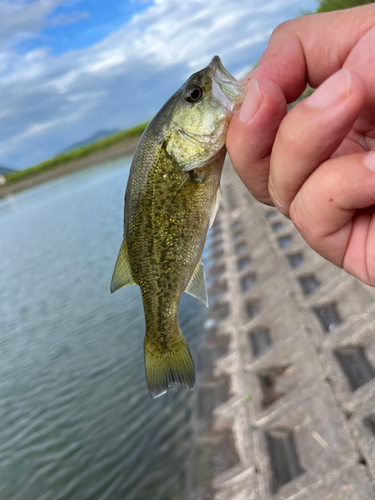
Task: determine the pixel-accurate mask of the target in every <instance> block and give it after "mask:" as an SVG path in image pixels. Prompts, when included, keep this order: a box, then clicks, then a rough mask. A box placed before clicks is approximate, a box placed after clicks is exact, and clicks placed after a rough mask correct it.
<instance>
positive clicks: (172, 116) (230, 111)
mask: <svg viewBox="0 0 375 500" xmlns="http://www.w3.org/2000/svg"><path fill="white" fill-rule="evenodd" d="M245 91H246V89H245V87H244V86H243V85H241V84H240V83H239V82H238V81H237V80H236V79H235V78H234V77H233V76H232V75H230V74H229V73H228V72H227V71H226V69H225V68H224V67H223V65H222V63H221V61H220V58H219V57H218V56H215V57H214V58H213V59H212V61H211V62H210V64H209V65H208V66H207V67H205V68H204V69H202V70H201V71H198V72H197V73H194V74H193V75H192V76H190V78H188V80H187V81H186V82H185V83H184V84H183V85H182V86H181V87H180V88H179V89H178V90H177V91H176V92H175V93H174V94H173V95H172V97H170V99H169V100H168V101H167V102H166V103H165V104H164V106H163V107H162V108H161V109H160V111H159V112H158V113H157V114H156V116H155V117H154V118H153V119H152V120H151V121H150V123H149V124H148V126H147V128H146V130H145V131H144V133H143V135H142V137H141V139H140V141H139V144H138V147H137V149H136V151H135V153H134V157H133V161H132V164H131V167H130V173H129V178H128V183H127V187H126V191H125V209H124V235H123V236H124V239H123V242H122V245H121V248H120V251H119V254H118V257H117V260H116V264H115V268H114V271H113V276H112V281H111V293H113V292H115V291H116V290H119V289H120V288H122V287H124V286H128V285H133V284H137V285H138V286H139V287H140V289H141V294H142V301H143V307H144V313H145V323H146V333H145V337H144V363H145V372H146V383H147V387H148V391H149V393H150V395H151V397H152V398H156V397H158V396H161V395H162V394H164V393H165V392H166V391H167V390H168V388H169V387H170V386H171V385H173V384H175V383H179V384H181V385H182V386H183V387H185V388H188V389H193V387H194V383H195V368H194V362H193V359H192V356H191V353H190V349H189V346H188V344H187V342H186V340H185V338H184V336H183V333H182V332H181V329H180V327H179V324H178V308H179V303H180V298H181V295H182V293H183V292H186V293H188V294H190V295H192V296H194V297H196V298H197V299H199V300H200V301H201V302H203V303H204V304H205V305H206V306H208V298H207V287H206V281H205V275H204V270H203V265H202V261H201V256H202V251H203V247H204V243H205V240H206V236H207V231H208V229H209V227H210V226H211V225H212V223H213V221H214V219H215V216H216V213H217V210H218V207H219V203H220V190H219V185H220V177H221V173H222V169H223V164H224V158H225V155H226V148H225V136H226V132H227V129H228V125H229V122H230V119H231V118H232V117H233V115H234V113H235V112H236V111H237V110H238V108H239V107H240V105H241V102H242V101H243V98H244V95H245Z"/></svg>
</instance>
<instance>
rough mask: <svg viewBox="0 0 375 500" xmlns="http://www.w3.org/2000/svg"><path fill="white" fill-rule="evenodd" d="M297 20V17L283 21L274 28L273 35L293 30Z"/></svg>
mask: <svg viewBox="0 0 375 500" xmlns="http://www.w3.org/2000/svg"><path fill="white" fill-rule="evenodd" d="M295 23H296V21H295V19H292V20H289V21H284V22H283V23H280V24H279V25H278V26H276V28H275V29H274V30H273V32H272V35H271V37H273V36H275V35H279V34H283V33H286V32H289V31H293V26H294V25H295Z"/></svg>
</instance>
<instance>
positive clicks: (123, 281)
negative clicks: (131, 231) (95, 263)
mask: <svg viewBox="0 0 375 500" xmlns="http://www.w3.org/2000/svg"><path fill="white" fill-rule="evenodd" d="M135 284H136V283H135V281H134V279H133V275H132V271H131V269H130V263H129V256H128V245H127V243H126V239H125V238H124V240H123V242H122V245H121V248H120V251H119V253H118V257H117V260H116V264H115V269H114V271H113V275H112V281H111V293H113V292H115V291H116V290H118V289H119V288H122V287H123V286H128V285H135Z"/></svg>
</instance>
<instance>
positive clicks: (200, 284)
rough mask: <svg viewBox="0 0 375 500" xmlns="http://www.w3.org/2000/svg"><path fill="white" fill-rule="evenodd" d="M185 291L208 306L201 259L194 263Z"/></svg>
mask: <svg viewBox="0 0 375 500" xmlns="http://www.w3.org/2000/svg"><path fill="white" fill-rule="evenodd" d="M185 292H186V293H188V294H189V295H192V296H193V297H195V298H196V299H198V300H200V301H201V302H203V304H204V305H206V306H207V307H208V297H207V285H206V279H205V277H204V270H203V264H202V261H201V260H200V261H199V262H198V264H197V265H196V268H195V269H194V273H193V276H192V277H191V279H190V281H189V284H188V286H187V287H186V290H185Z"/></svg>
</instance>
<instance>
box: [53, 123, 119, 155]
mask: <svg viewBox="0 0 375 500" xmlns="http://www.w3.org/2000/svg"><path fill="white" fill-rule="evenodd" d="M118 132H120V129H118V128H116V129H114V130H99V132H96V134H94V135H92V136H91V137H89V138H88V139H86V140H84V141H80V142H76V143H75V144H72V145H71V146H69V147H68V148H66V149H64V150H63V151H61V152H60V153H59V155H62V154H64V153H68V152H69V151H74V150H75V149H78V148H81V147H82V146H88V145H89V144H93V143H94V142H96V141H99V140H100V139H104V138H105V137H109V136H111V135H115V134H117V133H118Z"/></svg>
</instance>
